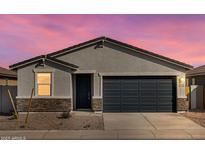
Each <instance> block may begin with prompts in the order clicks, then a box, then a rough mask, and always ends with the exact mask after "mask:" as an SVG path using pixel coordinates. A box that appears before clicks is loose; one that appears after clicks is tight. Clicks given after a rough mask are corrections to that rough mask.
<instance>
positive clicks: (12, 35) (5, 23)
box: [0, 15, 205, 66]
mask: <svg viewBox="0 0 205 154" xmlns="http://www.w3.org/2000/svg"><path fill="white" fill-rule="evenodd" d="M0 27H1V28H0V56H1V55H2V56H4V57H5V59H6V58H8V57H9V55H11V54H12V55H13V57H12V60H10V59H9V58H8V59H7V61H6V62H0V65H4V66H5V65H10V64H12V63H14V62H18V61H21V60H24V59H27V58H31V57H33V56H37V55H40V54H46V53H49V52H53V51H56V50H60V49H62V48H66V47H68V46H71V45H74V44H77V43H80V42H83V41H87V40H89V39H93V38H95V37H99V36H102V35H103V36H104V35H105V36H108V37H111V38H114V39H118V40H120V41H123V42H126V43H130V44H132V45H135V46H137V47H141V48H144V49H147V50H151V51H153V52H156V53H158V54H162V55H164V56H167V57H170V58H173V59H176V60H180V61H183V62H186V63H189V64H192V65H195V66H198V65H202V64H204V61H205V57H204V55H205V47H204V44H205V39H204V36H205V15H198V16H197V15H195V16H191V15H187V16H185V15H0Z"/></svg>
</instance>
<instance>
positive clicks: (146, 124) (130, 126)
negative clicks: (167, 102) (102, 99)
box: [103, 113, 205, 139]
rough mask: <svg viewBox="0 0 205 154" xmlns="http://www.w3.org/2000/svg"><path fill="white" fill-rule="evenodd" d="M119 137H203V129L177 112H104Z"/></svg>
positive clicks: (107, 123)
mask: <svg viewBox="0 0 205 154" xmlns="http://www.w3.org/2000/svg"><path fill="white" fill-rule="evenodd" d="M103 118H104V128H105V130H106V131H113V130H115V131H117V132H118V138H119V139H205V129H204V128H203V127H202V126H200V125H198V124H196V123H195V122H193V121H191V120H189V119H187V118H185V117H183V116H182V115H180V114H178V113H104V114H103Z"/></svg>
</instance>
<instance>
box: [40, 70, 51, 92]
mask: <svg viewBox="0 0 205 154" xmlns="http://www.w3.org/2000/svg"><path fill="white" fill-rule="evenodd" d="M37 93H38V96H51V73H37Z"/></svg>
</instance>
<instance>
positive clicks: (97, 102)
mask: <svg viewBox="0 0 205 154" xmlns="http://www.w3.org/2000/svg"><path fill="white" fill-rule="evenodd" d="M92 110H93V111H102V110H103V104H102V99H101V98H93V99H92Z"/></svg>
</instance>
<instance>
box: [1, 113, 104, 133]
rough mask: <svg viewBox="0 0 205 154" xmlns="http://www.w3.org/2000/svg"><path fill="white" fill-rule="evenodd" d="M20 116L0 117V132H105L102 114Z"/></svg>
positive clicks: (35, 114)
mask: <svg viewBox="0 0 205 154" xmlns="http://www.w3.org/2000/svg"><path fill="white" fill-rule="evenodd" d="M25 118H26V114H19V120H16V119H13V118H12V116H0V130H103V129H104V126H103V116H102V113H92V112H72V113H70V114H69V116H68V117H66V115H63V116H62V113H51V112H47V113H40V112H38V113H30V114H29V118H28V123H27V125H25V123H24V121H25Z"/></svg>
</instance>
